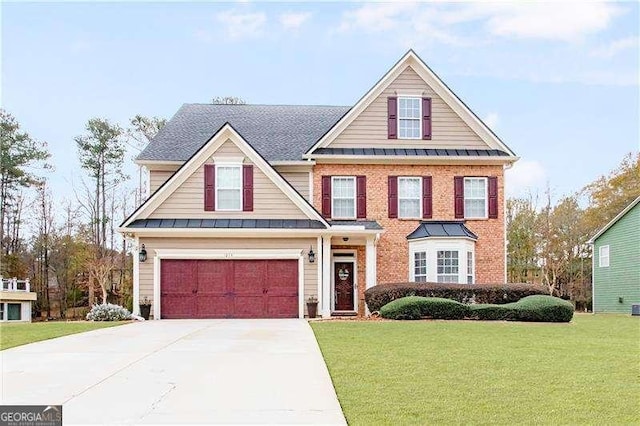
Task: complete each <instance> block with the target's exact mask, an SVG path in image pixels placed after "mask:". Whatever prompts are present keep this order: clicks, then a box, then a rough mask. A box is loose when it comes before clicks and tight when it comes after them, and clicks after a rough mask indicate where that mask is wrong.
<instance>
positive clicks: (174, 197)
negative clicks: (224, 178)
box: [149, 140, 308, 219]
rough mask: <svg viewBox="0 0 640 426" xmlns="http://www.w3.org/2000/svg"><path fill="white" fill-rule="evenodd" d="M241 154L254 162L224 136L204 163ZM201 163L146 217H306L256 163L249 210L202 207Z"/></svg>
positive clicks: (202, 177)
mask: <svg viewBox="0 0 640 426" xmlns="http://www.w3.org/2000/svg"><path fill="white" fill-rule="evenodd" d="M223 158H234V159H235V158H242V163H243V164H245V165H246V164H250V165H254V166H255V164H254V163H253V162H251V161H250V160H248V159H247V158H246V156H245V155H244V153H243V152H242V151H241V150H240V149H239V148H238V147H237V146H236V145H235V144H234V143H233V142H232V141H231V140H227V141H226V142H224V143H223V144H222V145H221V146H220V148H218V149H217V150H216V151H215V152H214V153H213V154H212V156H211V157H210V158H209V159H208V160H207V161H206V162H205V164H214V165H215V162H216V159H223ZM203 187H204V164H203V165H201V166H200V167H198V168H197V169H196V171H194V172H193V173H192V174H191V176H189V177H188V178H187V179H186V180H185V181H184V182H183V183H182V184H181V185H180V186H179V187H178V188H177V189H176V190H175V191H174V192H173V193H171V195H169V197H167V199H166V200H164V201H163V202H162V203H161V204H160V205H159V206H158V207H157V208H156V209H155V210H154V211H153V212H152V213H151V214H150V215H149V218H150V219H175V218H181V219H196V218H205V219H216V218H270V219H308V217H307V216H306V215H305V214H304V213H303V212H302V211H301V210H300V209H299V208H298V207H297V206H296V205H295V204H294V203H293V202H292V201H291V200H290V199H289V198H288V197H287V196H286V195H285V194H284V193H283V192H282V190H281V189H280V188H278V187H277V186H276V185H275V184H274V183H273V182H272V181H271V180H270V179H269V178H268V177H267V176H266V175H265V174H264V172H262V171H261V170H260V168H258V167H254V171H253V211H251V212H243V211H232V212H229V211H223V212H220V211H204V190H203Z"/></svg>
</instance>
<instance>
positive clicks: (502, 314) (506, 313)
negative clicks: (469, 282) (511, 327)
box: [469, 303, 518, 321]
mask: <svg viewBox="0 0 640 426" xmlns="http://www.w3.org/2000/svg"><path fill="white" fill-rule="evenodd" d="M513 305H514V303H507V304H505V305H492V304H486V305H469V309H470V315H469V317H470V318H472V319H478V320H483V321H507V320H517V319H518V316H517V314H516V310H515V309H514V308H513Z"/></svg>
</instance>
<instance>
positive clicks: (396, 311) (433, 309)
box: [380, 296, 470, 320]
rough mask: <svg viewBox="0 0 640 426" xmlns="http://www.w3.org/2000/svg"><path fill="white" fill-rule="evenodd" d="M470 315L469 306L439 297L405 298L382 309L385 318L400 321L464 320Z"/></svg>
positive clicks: (381, 313)
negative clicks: (429, 319) (425, 319)
mask: <svg viewBox="0 0 640 426" xmlns="http://www.w3.org/2000/svg"><path fill="white" fill-rule="evenodd" d="M469 314H470V310H469V306H467V305H464V304H462V303H460V302H456V301H455V300H451V299H441V298H438V297H420V296H409V297H403V298H401V299H397V300H394V301H393V302H390V303H387V304H386V305H384V306H383V307H382V309H380V315H381V316H382V317H383V318H389V319H398V320H418V319H421V318H433V319H464V318H465V317H466V316H469Z"/></svg>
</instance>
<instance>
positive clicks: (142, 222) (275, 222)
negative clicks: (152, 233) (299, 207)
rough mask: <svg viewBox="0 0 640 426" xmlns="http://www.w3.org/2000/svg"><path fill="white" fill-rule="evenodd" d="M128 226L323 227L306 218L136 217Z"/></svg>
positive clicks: (318, 222)
mask: <svg viewBox="0 0 640 426" xmlns="http://www.w3.org/2000/svg"><path fill="white" fill-rule="evenodd" d="M128 227H129V228H163V229H166V228H255V229H274V228H275V229H325V226H324V225H323V224H322V222H320V221H318V220H308V219H138V220H134V221H133V222H132V223H131V224H130V225H129V226H128Z"/></svg>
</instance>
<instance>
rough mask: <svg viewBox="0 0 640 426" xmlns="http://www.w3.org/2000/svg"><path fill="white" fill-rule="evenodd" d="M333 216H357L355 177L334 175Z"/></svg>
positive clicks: (332, 188)
mask: <svg viewBox="0 0 640 426" xmlns="http://www.w3.org/2000/svg"><path fill="white" fill-rule="evenodd" d="M331 191H332V200H331V201H332V203H331V204H332V206H333V214H332V216H333V217H345V218H353V217H355V216H356V200H355V197H356V191H355V178H352V177H334V178H333V181H332V185H331Z"/></svg>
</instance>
